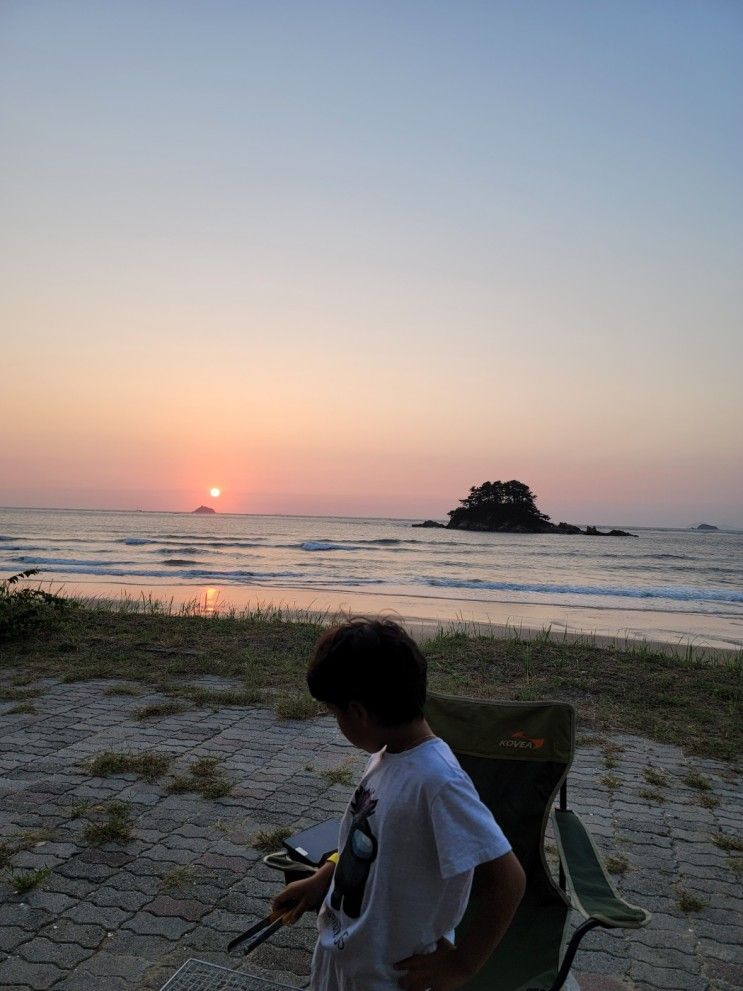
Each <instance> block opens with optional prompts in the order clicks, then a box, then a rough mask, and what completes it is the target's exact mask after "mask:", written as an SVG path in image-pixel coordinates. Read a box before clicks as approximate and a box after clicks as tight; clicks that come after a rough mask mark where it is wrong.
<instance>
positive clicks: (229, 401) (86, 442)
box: [0, 0, 743, 526]
mask: <svg viewBox="0 0 743 991" xmlns="http://www.w3.org/2000/svg"><path fill="white" fill-rule="evenodd" d="M742 107H743V5H741V4H740V3H739V2H737V0H706V2H705V3H698V2H697V0H615V2H602V0H596V2H588V0H583V2H574V0H560V2H559V3H555V2H554V0H527V2H524V0H512V2H511V0H486V2H473V0H459V2H456V3H455V2H447V3H442V2H437V0H406V2H399V0H398V2H395V3H392V2H388V0H381V2H380V0H374V2H372V0H368V2H353V3H349V2H348V0H343V2H337V3H329V2H324V0H313V2H311V3H310V2H299V0H294V2H291V0H284V2H279V3H275V2H269V0H264V2H250V0H210V3H208V4H204V3H197V2H188V0H177V2H167V0H155V2H153V0H146V2H139V0H127V2H126V3H123V4H122V3H119V2H114V0H98V2H96V3H89V2H79V0H65V2H64V3H60V2H59V0H34V2H28V0H4V2H3V3H2V5H0V156H1V160H2V166H1V168H0V334H1V335H2V347H1V349H0V368H2V383H3V384H2V389H0V505H5V506H50V507H71V508H72V507H81V508H121V509H137V508H141V509H176V510H180V509H183V510H190V509H192V508H194V507H195V506H196V505H199V504H200V503H207V504H210V505H214V506H215V508H217V509H219V510H221V511H224V512H246V513H251V512H256V513H274V512H275V513H299V514H303V513H311V514H328V515H374V516H402V517H423V516H433V517H441V516H444V515H445V513H446V511H447V510H448V509H451V508H453V506H455V505H456V504H457V501H458V500H459V499H461V498H463V497H464V496H465V495H466V493H467V491H468V489H469V488H470V486H471V485H474V484H479V483H481V482H483V481H485V480H496V479H509V478H518V479H522V480H523V481H525V482H527V483H528V484H530V485H531V487H532V489H534V491H535V492H536V493H537V494H538V497H539V500H538V502H539V506H540V508H541V509H542V510H543V511H545V512H547V513H549V514H550V515H551V516H552V517H553V518H554V519H555V520H563V519H564V520H568V521H571V522H579V523H581V522H593V521H610V522H628V523H636V524H639V525H642V524H651V525H652V524H656V523H657V524H662V525H682V526H685V525H689V524H696V523H698V522H700V521H702V520H704V521H706V522H712V523H717V524H721V525H727V526H743V442H742V441H741V434H742V433H743V431H742V430H741V425H742V424H743V398H742V397H743V389H741V368H742V367H743V334H741V289H740V286H741V278H740V273H741V271H743V195H742V192H741V176H743V119H742V118H743V111H742V110H741V108H742ZM212 486H219V487H220V488H221V490H222V494H221V496H220V497H219V499H212V498H211V497H210V496H209V489H210V488H211V487H212Z"/></svg>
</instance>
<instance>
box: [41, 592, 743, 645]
mask: <svg viewBox="0 0 743 991" xmlns="http://www.w3.org/2000/svg"><path fill="white" fill-rule="evenodd" d="M44 587H47V588H51V587H53V588H55V589H59V588H60V585H59V584H56V583H45V584H44ZM61 588H62V591H63V593H64V594H65V595H69V596H74V597H79V598H81V599H83V600H88V599H103V600H107V601H113V602H116V601H118V600H121V599H122V598H127V599H131V600H132V601H145V600H150V599H153V600H157V601H160V602H162V603H163V604H164V605H166V606H168V607H170V606H172V608H174V609H176V610H177V609H179V608H180V607H182V606H188V605H193V606H194V607H195V608H197V609H198V610H199V611H202V612H204V613H206V614H208V613H211V612H215V611H217V612H218V611H227V610H230V609H236V610H255V609H260V608H264V607H277V608H281V609H285V610H287V611H289V612H295V613H300V614H303V613H312V614H313V615H319V616H328V617H330V616H333V615H335V614H346V613H352V614H360V615H378V614H390V615H394V616H397V617H399V618H400V619H401V620H403V621H404V622H405V623H406V624H407V625H409V626H412V627H414V628H416V629H418V630H420V631H422V633H423V634H424V635H425V633H426V631H435V630H436V629H437V628H438V627H440V626H452V625H457V626H462V627H463V628H465V629H468V630H487V631H489V632H491V633H493V634H494V635H513V634H514V633H515V632H518V633H519V635H520V636H523V637H525V638H532V637H534V636H538V635H540V634H541V633H543V632H544V631H545V630H549V631H550V635H551V636H553V637H554V638H556V639H561V638H563V637H564V638H565V639H566V640H567V641H570V640H575V639H584V638H586V637H588V638H591V639H595V640H596V642H598V643H611V644H619V645H621V644H623V643H625V642H631V643H635V644H639V643H647V644H648V645H652V646H654V647H665V648H668V649H673V650H675V651H678V650H681V651H683V650H686V649H688V648H689V647H693V648H695V649H696V648H701V649H704V650H714V651H737V650H740V649H743V626H742V625H741V623H740V622H739V621H738V620H737V619H735V618H734V619H731V618H728V617H717V616H710V615H705V616H704V624H705V633H693V632H690V630H689V624H688V616H687V614H685V613H682V614H679V613H672V612H664V611H663V610H660V609H659V610H641V609H625V610H618V609H611V610H608V609H602V608H591V607H590V606H585V605H583V606H552V605H542V604H536V603H530V602H521V603H514V602H503V603H498V602H492V601H486V602H483V601H478V600H477V599H473V598H465V597H456V598H455V597H453V596H452V597H449V596H443V595H436V596H420V595H410V594H409V593H406V590H405V589H402V588H401V589H399V590H398V591H397V592H396V593H392V592H390V593H384V594H382V593H379V592H373V591H366V590H348V589H338V590H333V589H327V590H324V591H318V590H317V589H314V588H307V589H303V588H298V587H297V586H292V587H281V586H267V585H261V586H250V587H248V588H239V587H235V586H227V585H225V586H216V585H203V586H196V587H194V586H193V585H175V584H174V585H168V584H158V585H141V584H137V585H130V586H127V585H122V584H121V583H120V582H117V583H115V584H114V583H111V582H69V583H67V582H65V583H64V584H62V585H61Z"/></svg>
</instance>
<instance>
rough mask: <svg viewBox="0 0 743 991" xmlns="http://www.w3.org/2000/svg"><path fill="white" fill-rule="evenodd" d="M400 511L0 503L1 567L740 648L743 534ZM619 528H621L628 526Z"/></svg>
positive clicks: (199, 602)
mask: <svg viewBox="0 0 743 991" xmlns="http://www.w3.org/2000/svg"><path fill="white" fill-rule="evenodd" d="M412 523H413V521H412V520H406V519H356V518H340V517H316V516H249V515H228V514H216V515H195V514H191V513H153V512H104V511H91V510H51V509H0V578H4V577H8V576H10V575H12V574H15V573H18V572H20V571H24V570H27V569H30V568H34V569H38V574H37V575H36V576H34V578H33V579H32V581H33V582H36V583H38V582H43V587H45V588H47V587H51V588H54V589H58V590H61V591H63V592H65V593H67V594H74V595H76V596H81V597H84V598H107V599H117V598H121V597H124V598H127V599H129V600H132V599H137V600H140V599H141V600H143V601H149V599H150V598H151V597H155V598H159V599H162V600H163V601H164V602H166V603H169V604H170V605H171V606H173V605H175V606H180V605H182V604H184V603H190V604H191V606H192V607H196V608H202V609H203V610H204V611H206V612H211V611H214V610H219V609H221V608H227V607H230V608H233V607H241V608H245V607H246V608H255V607H256V606H258V605H268V604H273V605H277V604H278V605H281V606H282V607H284V608H287V609H292V608H293V609H297V610H305V611H306V610H313V611H320V612H325V613H333V612H336V611H346V612H348V611H350V612H355V613H364V614H370V613H375V614H376V613H380V612H384V613H387V614H389V613H391V614H396V615H399V616H401V617H405V618H407V619H410V620H417V621H421V622H426V623H436V624H443V625H447V624H453V625H455V626H456V625H457V624H460V625H461V624H488V623H489V624H494V625H507V626H509V627H510V628H512V629H514V630H544V629H549V630H550V632H551V635H553V636H559V635H560V633H561V632H562V633H564V634H570V635H572V634H574V633H576V632H578V633H586V634H593V635H598V636H609V637H613V638H615V639H616V638H622V637H624V638H628V639H638V638H640V639H645V640H653V641H662V642H666V643H675V644H680V645H684V644H686V645H688V644H692V645H694V644H697V645H701V646H712V647H718V648H719V647H722V648H733V649H740V648H741V647H743V531H730V530H720V531H712V532H700V531H697V530H682V529H658V528H656V529H647V528H634V529H633V532H634V533H636V534H637V537H635V538H633V537H587V536H577V535H574V536H570V535H558V534H535V535H529V534H496V533H472V532H467V531H452V530H440V529H420V528H413V526H412ZM625 528H627V527H625Z"/></svg>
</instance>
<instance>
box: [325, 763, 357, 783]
mask: <svg viewBox="0 0 743 991" xmlns="http://www.w3.org/2000/svg"><path fill="white" fill-rule="evenodd" d="M320 776H321V777H322V778H324V779H325V780H326V781H327V782H328V784H329V785H346V786H349V785H352V784H353V783H354V780H355V777H356V776H355V774H354V769H353V761H344V763H343V764H339V765H338V766H337V767H329V768H327V769H326V770H325V771H320Z"/></svg>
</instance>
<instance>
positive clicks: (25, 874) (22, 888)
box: [8, 867, 52, 895]
mask: <svg viewBox="0 0 743 991" xmlns="http://www.w3.org/2000/svg"><path fill="white" fill-rule="evenodd" d="M51 873H52V869H51V867H41V868H39V870H36V871H11V872H10V874H9V875H8V884H9V885H10V887H11V888H12V890H13V892H14V893H15V894H16V895H25V894H26V893H27V892H29V891H33V889H34V888H38V886H39V885H40V884H43V883H44V881H45V880H46V879H47V878H48V877H49V875H50V874H51Z"/></svg>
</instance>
